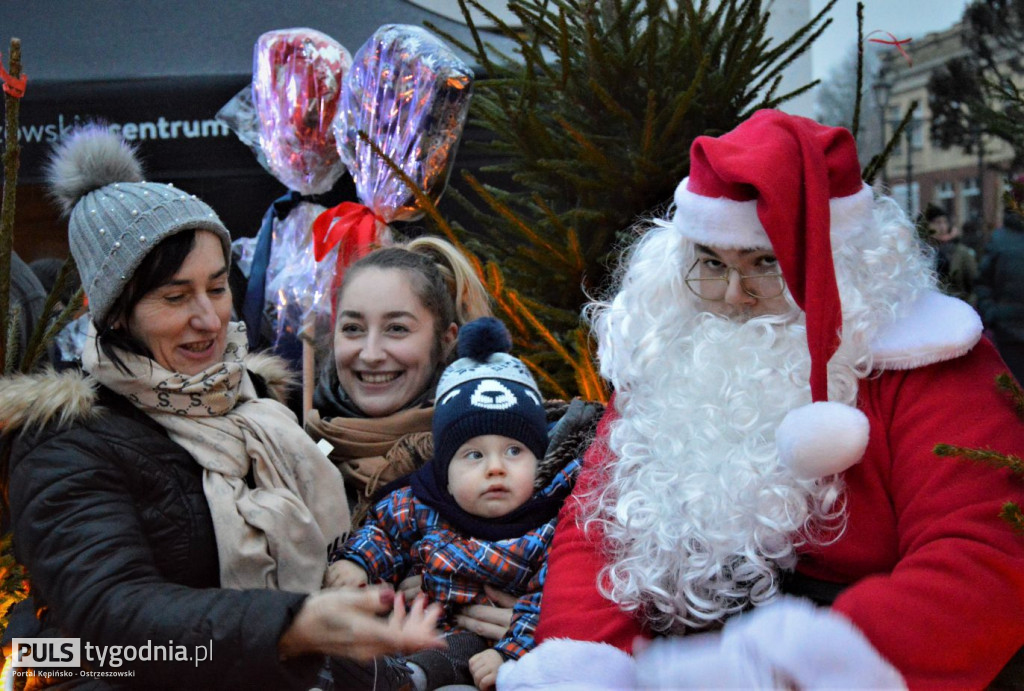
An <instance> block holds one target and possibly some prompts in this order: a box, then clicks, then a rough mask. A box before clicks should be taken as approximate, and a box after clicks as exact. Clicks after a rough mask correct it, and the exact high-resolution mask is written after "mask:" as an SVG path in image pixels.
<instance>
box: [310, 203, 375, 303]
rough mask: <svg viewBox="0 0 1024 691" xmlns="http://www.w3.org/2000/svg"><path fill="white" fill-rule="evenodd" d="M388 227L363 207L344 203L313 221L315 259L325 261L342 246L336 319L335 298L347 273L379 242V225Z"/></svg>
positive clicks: (334, 285)
mask: <svg viewBox="0 0 1024 691" xmlns="http://www.w3.org/2000/svg"><path fill="white" fill-rule="evenodd" d="M378 224H380V225H387V224H386V223H385V222H384V219H383V218H381V217H380V216H378V215H377V214H375V213H373V211H372V210H371V209H370V208H369V207H367V206H364V205H363V204H359V203H356V202H342V203H341V204H338V205H337V206H334V207H331V208H330V209H327V210H326V211H324V212H322V213H321V214H320V215H319V216H317V217H316V220H314V221H313V227H312V230H313V257H314V258H315V259H316V260H317V261H318V262H319V261H323V259H324V257H326V256H327V253H328V252H330V251H331V250H332V249H334V247H335V246H338V259H337V261H336V262H335V264H334V277H333V278H332V279H331V304H332V307H331V315H332V318H333V315H334V307H333V304H334V296H335V295H336V294H337V291H338V286H340V285H341V278H342V276H344V275H345V269H346V268H347V267H348V266H349V265H351V264H352V262H354V261H356V260H357V259H359V258H360V257H362V256H363V255H365V254H367V253H368V252H369V251H370V248H371V247H372V246H373V244H374V243H375V242H376V241H377V225H378Z"/></svg>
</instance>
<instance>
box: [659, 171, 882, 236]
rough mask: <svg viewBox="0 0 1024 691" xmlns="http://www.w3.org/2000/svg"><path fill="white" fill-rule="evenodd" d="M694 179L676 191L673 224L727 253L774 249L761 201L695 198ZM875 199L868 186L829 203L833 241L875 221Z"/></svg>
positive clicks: (697, 196)
mask: <svg viewBox="0 0 1024 691" xmlns="http://www.w3.org/2000/svg"><path fill="white" fill-rule="evenodd" d="M689 180H690V178H688V177H687V178H684V179H683V181H682V182H681V183H679V185H678V186H677V187H676V193H675V202H676V208H675V213H674V214H673V216H672V223H673V225H674V226H675V227H676V229H678V230H679V232H680V233H681V234H682V235H683V236H684V237H687V238H689V239H690V240H693V241H694V242H697V243H700V244H702V245H707V246H709V247H720V248H723V249H762V248H763V249H770V248H771V242H769V240H768V235H767V233H765V230H764V226H762V225H761V220H760V219H759V218H758V216H757V200H756V199H753V200H750V201H734V200H732V199H727V198H725V197H719V198H713V197H705V196H703V195H699V194H694V193H693V192H690V190H689V189H688V188H687V183H688V182H689ZM874 203H875V197H874V192H872V190H871V188H870V187H869V186H868V185H864V186H863V187H861V189H860V191H859V192H857V193H856V194H851V195H850V196H848V197H837V198H834V199H832V200H830V201H829V209H830V211H831V216H832V237H833V238H834V239H843V238H845V237H849V236H851V235H852V234H854V233H855V232H856V231H857V230H858V229H860V228H862V227H864V225H865V224H866V223H870V222H871V220H872V214H873V210H874Z"/></svg>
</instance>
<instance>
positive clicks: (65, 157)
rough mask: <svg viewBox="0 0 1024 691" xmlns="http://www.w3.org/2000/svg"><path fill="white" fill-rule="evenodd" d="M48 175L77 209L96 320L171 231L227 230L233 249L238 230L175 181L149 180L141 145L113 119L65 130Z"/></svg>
mask: <svg viewBox="0 0 1024 691" xmlns="http://www.w3.org/2000/svg"><path fill="white" fill-rule="evenodd" d="M47 177H48V178H49V183H50V188H51V190H52V192H53V195H54V196H55V197H56V198H57V200H58V201H59V202H60V204H61V207H62V209H63V212H64V213H65V214H68V215H69V220H68V242H69V244H70V245H71V255H72V256H73V257H74V258H75V264H76V265H77V266H78V274H79V276H81V278H82V288H83V289H84V290H85V295H86V297H87V298H88V299H89V312H90V313H91V314H92V319H93V321H94V322H96V323H100V322H102V321H103V318H104V317H105V316H106V315H107V313H108V312H109V311H110V308H111V306H112V305H113V304H114V302H115V301H116V300H117V298H118V297H119V296H120V295H121V292H122V291H123V290H124V287H125V285H127V283H128V281H130V280H131V278H132V275H133V274H134V273H135V270H136V269H137V268H138V267H139V264H140V263H141V262H142V260H143V259H145V257H146V255H147V254H149V252H150V250H152V249H153V248H154V247H155V246H156V245H157V244H159V243H160V241H161V240H163V239H164V238H167V237H170V236H171V235H174V234H175V233H178V232H181V231H183V230H193V229H194V230H208V231H210V232H212V233H214V234H216V235H217V236H218V237H219V238H220V241H221V243H222V244H223V246H224V256H225V257H228V258H230V256H231V235H230V233H228V230H227V228H225V227H224V224H223V223H221V221H220V219H219V218H218V217H217V214H216V213H214V211H213V209H211V208H210V207H209V206H207V205H206V204H205V203H203V202H202V201H200V200H199V199H198V198H197V197H196V196H195V195H190V194H187V193H185V192H182V191H181V190H179V189H177V188H175V187H174V186H173V185H165V184H161V183H156V182H146V181H145V180H144V179H143V176H142V166H141V164H140V163H139V161H138V159H137V158H136V156H135V150H134V149H133V148H132V147H131V146H130V145H129V144H127V143H126V142H125V141H123V140H122V139H121V138H120V137H119V136H117V135H116V134H114V133H113V132H111V131H110V130H109V129H107V128H105V127H102V126H100V125H88V126H85V127H82V128H79V129H77V130H75V131H74V132H72V133H71V135H70V136H69V137H67V138H65V139H64V140H63V141H62V143H61V144H60V146H58V147H57V148H56V150H55V151H54V153H53V156H52V158H51V159H50V161H49V164H48V166H47Z"/></svg>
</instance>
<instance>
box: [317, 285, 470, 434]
mask: <svg viewBox="0 0 1024 691" xmlns="http://www.w3.org/2000/svg"><path fill="white" fill-rule="evenodd" d="M456 333H457V327H456V326H455V324H450V325H449V326H448V328H446V329H445V330H444V331H443V333H442V337H441V342H440V343H438V342H437V335H436V334H437V330H436V329H435V324H434V316H433V315H432V314H431V313H430V311H429V310H428V309H427V308H426V307H425V306H424V305H423V302H422V301H421V300H420V299H419V298H418V297H417V295H416V293H415V291H414V290H413V286H412V284H411V283H410V280H409V277H408V275H407V274H406V273H405V272H404V271H402V270H399V269H381V268H377V267H368V268H365V269H361V270H360V271H359V273H358V274H357V275H355V276H354V277H352V279H351V280H350V281H348V282H347V283H346V285H345V291H344V293H343V294H342V296H341V299H340V300H339V302H338V316H337V319H336V321H335V332H334V361H335V365H336V366H337V370H338V382H339V383H340V384H341V388H342V389H344V391H345V393H347V394H348V396H349V398H350V399H352V402H353V403H355V405H356V406H357V407H358V408H359V409H360V410H361V411H363V412H364V413H365V414H366V415H368V416H370V417H383V416H386V415H390V414H391V413H394V412H396V411H398V410H401V409H402V408H404V407H405V406H406V405H408V404H409V402H410V401H412V400H413V399H415V398H416V397H418V396H419V395H420V394H421V393H422V392H423V391H424V390H425V389H426V388H427V387H428V386H429V385H430V384H431V382H432V381H433V378H434V374H435V372H436V371H437V368H438V367H439V366H440V364H441V357H442V354H443V353H445V352H447V348H448V346H450V345H451V344H452V343H453V342H454V341H455V335H456Z"/></svg>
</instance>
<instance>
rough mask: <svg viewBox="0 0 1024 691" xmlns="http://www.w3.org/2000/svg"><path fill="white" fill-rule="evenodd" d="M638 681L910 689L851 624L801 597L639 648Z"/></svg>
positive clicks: (642, 685)
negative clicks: (719, 626)
mask: <svg viewBox="0 0 1024 691" xmlns="http://www.w3.org/2000/svg"><path fill="white" fill-rule="evenodd" d="M636 682H637V684H636V685H637V687H639V688H661V689H666V688H675V689H678V688H684V687H685V688H698V687H699V688H749V689H773V688H798V689H827V688H847V689H850V688H871V689H904V688H906V684H905V682H904V681H903V677H902V676H900V674H899V672H897V671H896V669H895V668H894V667H893V666H892V665H890V664H889V663H888V662H886V661H885V660H884V659H883V658H882V656H881V655H879V654H878V652H877V651H876V650H875V649H874V648H873V647H872V646H871V644H870V643H869V642H868V640H867V639H866V638H865V637H864V635H863V634H862V633H861V632H860V631H859V630H858V629H857V628H856V627H854V626H853V624H851V623H850V622H849V620H847V619H846V618H845V617H843V616H841V615H839V614H836V613H835V612H832V611H831V610H828V609H819V608H816V607H814V605H812V604H811V603H809V602H807V601H806V600H798V599H795V598H783V599H781V600H779V601H777V602H774V603H772V604H769V605H765V606H763V607H759V608H757V609H755V610H753V611H751V612H749V613H747V614H744V615H740V616H737V617H733V618H732V619H730V620H729V621H728V622H727V623H726V625H725V628H724V629H723V630H722V631H721V632H720V633H708V634H697V635H691V636H685V637H681V638H665V639H660V640H657V641H654V642H653V643H651V644H650V645H649V646H647V647H646V648H644V649H643V650H642V651H641V650H639V649H638V651H637V658H636Z"/></svg>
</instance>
